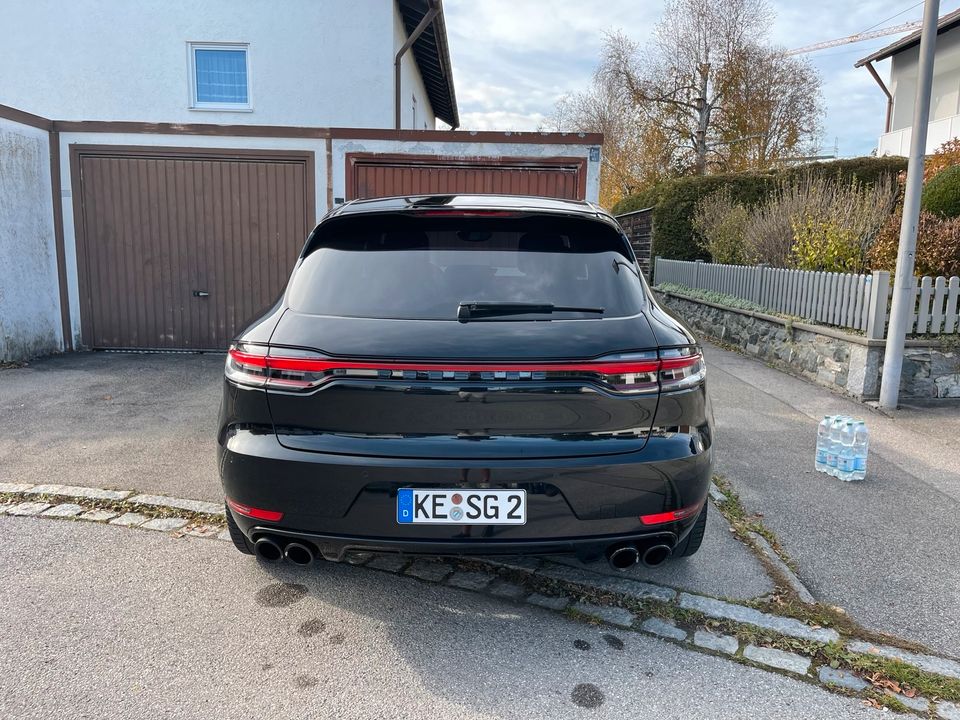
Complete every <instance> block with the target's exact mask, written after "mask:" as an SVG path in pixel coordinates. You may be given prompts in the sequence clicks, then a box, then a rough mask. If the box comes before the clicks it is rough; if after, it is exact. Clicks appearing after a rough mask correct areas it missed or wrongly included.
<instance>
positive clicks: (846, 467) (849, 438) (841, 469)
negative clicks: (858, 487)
mask: <svg viewBox="0 0 960 720" xmlns="http://www.w3.org/2000/svg"><path fill="white" fill-rule="evenodd" d="M855 427H856V425H855V424H854V422H853V421H852V420H848V421H847V422H846V424H845V425H844V426H843V430H841V431H840V445H841V447H840V452H839V453H837V477H838V478H840V479H841V480H843V481H844V482H850V481H851V480H853V471H854V469H855V467H856V459H855V456H854V452H853V439H854V434H855V433H854V428H855Z"/></svg>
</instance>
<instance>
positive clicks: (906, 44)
mask: <svg viewBox="0 0 960 720" xmlns="http://www.w3.org/2000/svg"><path fill="white" fill-rule="evenodd" d="M957 26H960V10H954V11H953V12H950V13H947V14H946V15H944V16H943V17H942V18H940V20H938V21H937V35H942V34H943V33H945V32H948V31H950V30H953V29H954V28H955V27H957ZM919 44H920V30H915V31H913V32H912V33H910V34H909V35H906V36H904V37H902V38H900V39H899V40H896V41H894V42H892V43H890V44H889V45H887V46H886V47H882V48H880V49H879V50H877V51H876V52H875V53H873V54H872V55H868V56H867V57H865V58H861V59H860V60H857V62H856V64H855V65H854V67H863V66H864V65H866V64H867V63H872V62H879V61H880V60H886V59H887V58H888V57H892V56H894V55H897V54H899V53H902V52H904V51H905V50H909V49H910V48H912V47H914V46H916V45H919Z"/></svg>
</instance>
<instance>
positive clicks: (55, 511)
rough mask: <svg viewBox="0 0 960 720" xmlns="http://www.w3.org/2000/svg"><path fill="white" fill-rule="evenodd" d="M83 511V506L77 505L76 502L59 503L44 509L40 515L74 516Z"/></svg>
mask: <svg viewBox="0 0 960 720" xmlns="http://www.w3.org/2000/svg"><path fill="white" fill-rule="evenodd" d="M82 512H83V506H82V505H77V504H76V503H62V504H60V505H55V506H54V507H52V508H50V509H49V510H44V511H43V512H42V513H40V514H41V515H43V517H62V518H65V517H75V516H76V515H79V514H80V513H82Z"/></svg>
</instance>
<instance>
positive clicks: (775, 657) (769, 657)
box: [743, 645, 811, 675]
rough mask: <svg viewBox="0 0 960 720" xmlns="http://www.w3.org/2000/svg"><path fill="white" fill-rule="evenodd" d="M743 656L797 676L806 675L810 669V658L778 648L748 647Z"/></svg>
mask: <svg viewBox="0 0 960 720" xmlns="http://www.w3.org/2000/svg"><path fill="white" fill-rule="evenodd" d="M743 656H744V657H745V658H747V660H753V661H754V662H755V663H760V664H761V665H769V666H770V667H773V668H777V669H778V670H786V671H787V672H792V673H796V674H797V675H806V674H807V671H808V670H809V669H810V662H811V661H810V658H808V657H804V656H803V655H797V654H796V653H792V652H786V651H785V650H777V649H776V648H768V647H758V646H756V645H747V646H746V647H745V648H744V649H743Z"/></svg>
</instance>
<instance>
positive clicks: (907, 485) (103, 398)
mask: <svg viewBox="0 0 960 720" xmlns="http://www.w3.org/2000/svg"><path fill="white" fill-rule="evenodd" d="M707 361H708V367H709V380H708V382H709V384H710V389H711V393H712V396H713V400H714V407H715V412H716V416H717V426H718V427H717V453H718V456H717V457H718V468H717V469H718V471H719V472H721V473H723V474H724V475H725V476H726V477H727V478H728V479H729V481H730V482H731V484H732V485H733V487H734V488H735V489H736V490H737V491H739V492H740V494H741V496H742V499H743V501H744V504H745V505H746V507H747V508H748V510H750V511H752V512H757V513H761V514H762V515H763V520H764V522H765V523H766V525H767V526H768V527H769V528H770V529H772V530H773V531H774V532H775V533H776V534H777V535H778V536H779V538H780V540H781V543H782V545H783V547H784V548H785V549H786V551H787V553H788V554H789V555H790V556H791V557H792V558H793V559H794V560H795V561H796V563H797V565H798V568H799V575H800V577H801V579H802V580H803V581H804V582H805V583H806V584H807V586H808V587H809V588H810V590H811V591H812V592H813V595H814V596H815V597H816V599H817V600H819V601H821V602H825V603H829V604H833V605H838V606H840V607H843V608H845V609H846V610H848V611H849V612H850V613H851V614H852V615H853V617H854V618H855V619H856V620H858V621H859V622H860V623H861V624H863V625H864V626H866V627H868V628H871V629H876V630H881V631H886V632H890V633H893V634H895V635H900V636H903V637H906V638H907V639H911V640H917V641H920V642H923V643H925V644H927V645H928V646H930V647H931V648H933V649H935V650H938V651H941V652H945V653H949V654H953V655H960V564H958V563H957V558H958V557H960V532H958V529H960V528H958V525H960V521H958V511H960V507H958V505H960V467H958V465H960V453H958V452H957V449H956V438H957V437H958V436H960V405H957V404H956V403H953V404H940V405H937V406H935V407H932V408H908V409H905V410H904V411H901V413H900V414H899V416H898V417H897V418H896V419H890V418H887V417H884V416H880V415H878V414H875V413H871V412H870V411H869V410H868V409H867V408H865V407H864V406H862V405H860V404H858V403H854V402H852V401H849V400H847V399H845V398H842V397H839V396H837V395H834V394H832V393H830V392H828V391H826V390H824V389H821V388H818V387H816V386H812V385H810V384H809V383H807V382H805V381H803V380H800V379H796V378H793V377H790V376H787V375H784V374H782V373H780V372H778V371H776V370H772V369H770V368H768V367H766V366H764V365H763V364H761V363H758V362H756V361H753V360H749V359H746V358H743V357H741V356H739V355H736V354H733V353H729V352H727V351H724V350H721V349H719V348H714V347H709V346H708V348H707ZM222 364H223V356H222V355H188V354H184V355H175V354H170V355H159V354H157V355H153V354H120V353H84V354H75V355H67V356H61V357H54V358H49V359H43V360H38V361H36V362H34V363H32V364H31V365H30V366H28V367H25V368H20V369H13V370H4V371H0V467H2V468H3V470H2V475H3V479H4V480H7V481H12V482H28V483H38V484H39V483H47V482H58V483H67V484H75V485H89V486H93V487H119V488H130V489H137V490H140V491H143V492H153V493H160V494H167V495H175V496H180V497H188V498H196V499H201V500H210V501H214V502H219V501H220V500H221V499H222V494H221V491H220V486H219V482H218V479H217V474H216V467H215V440H214V433H215V425H216V413H217V407H218V403H219V393H220V379H221V373H222ZM837 412H844V413H848V414H859V415H864V416H866V417H867V419H868V422H869V423H870V427H871V431H872V433H873V445H872V450H871V461H870V465H869V470H868V473H869V478H868V480H867V481H866V482H864V483H859V484H846V483H841V482H839V481H837V480H835V479H833V478H829V477H826V476H824V475H821V474H817V473H815V472H813V470H812V468H811V466H812V461H813V445H814V438H815V428H816V419H817V418H818V417H819V416H822V415H823V414H832V413H837ZM705 542H706V545H705V547H704V549H703V551H702V552H701V553H700V554H698V555H697V556H695V557H694V558H690V559H688V560H683V561H677V562H672V563H669V564H667V565H665V566H663V567H661V568H659V569H656V570H648V569H645V568H636V569H635V570H633V571H632V574H634V575H635V576H637V577H639V578H646V579H649V580H652V581H653V582H657V583H659V584H665V585H671V586H673V587H676V588H678V589H687V590H691V591H693V592H699V593H705V594H709V595H714V596H719V597H730V598H734V599H751V598H755V597H759V596H762V595H765V594H766V593H768V592H769V591H770V589H771V588H772V585H771V583H770V580H769V578H768V577H767V575H766V574H765V572H764V571H763V568H762V566H761V565H760V563H759V562H758V561H757V560H756V558H755V557H754V556H753V555H752V553H751V552H750V551H749V550H747V548H745V547H744V546H743V545H742V544H740V543H739V542H738V541H736V540H734V539H733V538H732V537H731V536H730V532H729V528H728V527H727V525H726V523H725V521H724V520H723V519H722V518H721V517H720V516H719V514H714V517H713V518H712V519H711V522H710V524H709V527H708V536H707V539H706V541H705ZM593 569H595V570H598V571H601V572H606V568H605V566H603V565H598V566H595V567H594V568H593Z"/></svg>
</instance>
